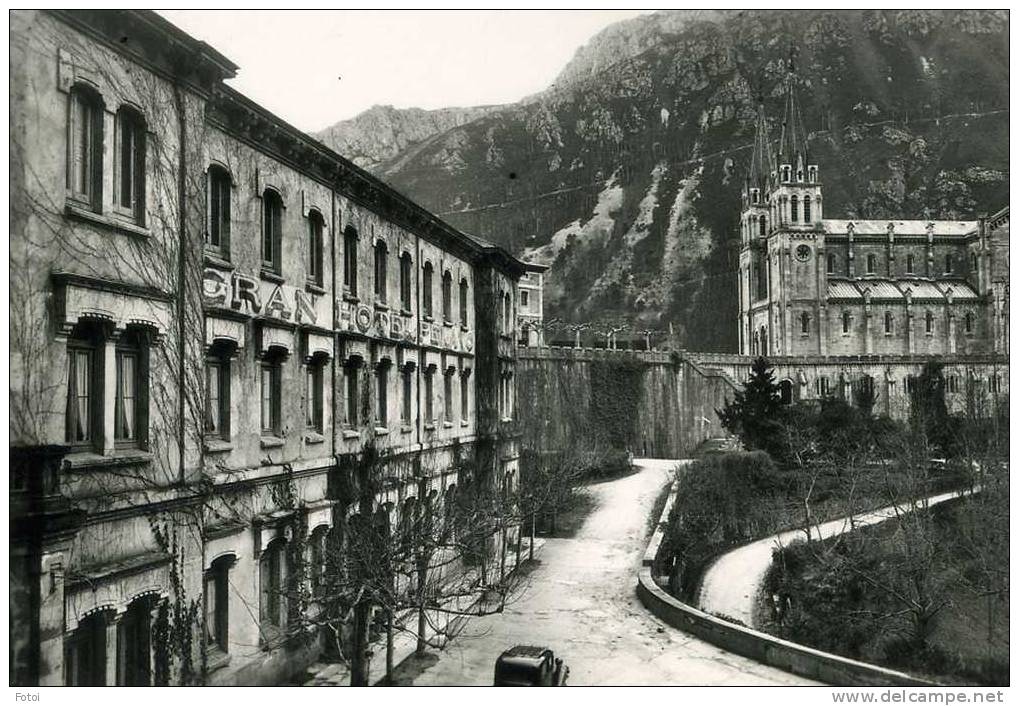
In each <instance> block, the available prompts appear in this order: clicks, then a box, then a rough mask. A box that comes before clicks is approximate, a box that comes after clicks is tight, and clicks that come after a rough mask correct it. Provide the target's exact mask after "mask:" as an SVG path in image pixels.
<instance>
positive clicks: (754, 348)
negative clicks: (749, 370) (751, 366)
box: [750, 331, 761, 355]
mask: <svg viewBox="0 0 1019 706" xmlns="http://www.w3.org/2000/svg"><path fill="white" fill-rule="evenodd" d="M760 347H761V339H760V337H759V334H758V333H757V331H754V341H753V344H752V346H751V348H750V352H751V353H753V354H754V355H757V349H758V348H760Z"/></svg>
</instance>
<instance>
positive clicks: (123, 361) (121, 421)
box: [114, 350, 141, 443]
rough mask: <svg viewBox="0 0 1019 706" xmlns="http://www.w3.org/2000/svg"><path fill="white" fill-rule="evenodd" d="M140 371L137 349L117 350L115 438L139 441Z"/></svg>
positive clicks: (124, 440) (121, 440)
mask: <svg viewBox="0 0 1019 706" xmlns="http://www.w3.org/2000/svg"><path fill="white" fill-rule="evenodd" d="M140 387H141V385H140V371H139V356H138V353H137V352H136V351H128V350H118V351H117V390H116V401H115V405H114V407H115V424H114V439H115V440H116V441H118V442H126V443H137V442H138V439H139V427H140V426H141V424H140V421H141V413H140V404H139V399H138V395H139V388H140Z"/></svg>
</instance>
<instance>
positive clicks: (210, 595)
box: [202, 553, 237, 661]
mask: <svg viewBox="0 0 1019 706" xmlns="http://www.w3.org/2000/svg"><path fill="white" fill-rule="evenodd" d="M236 563H237V555H236V554H232V553H231V554H223V555H221V556H218V557H216V558H215V559H213V560H212V561H211V562H210V563H209V567H208V568H207V569H205V571H204V572H203V576H202V579H203V588H204V590H203V594H204V595H203V607H204V611H205V625H204V629H205V652H206V655H209V656H213V657H219V656H220V655H228V654H229V653H230V570H231V569H232V568H233V567H234V565H235V564H236ZM210 582H211V589H212V590H211V591H210ZM210 599H211V605H210ZM210 617H211V618H212V620H211V623H212V624H211V625H210ZM210 661H215V660H214V659H213V660H210Z"/></svg>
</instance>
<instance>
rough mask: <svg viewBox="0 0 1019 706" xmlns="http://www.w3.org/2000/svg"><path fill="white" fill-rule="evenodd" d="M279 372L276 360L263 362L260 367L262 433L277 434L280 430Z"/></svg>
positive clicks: (279, 367) (279, 368)
mask: <svg viewBox="0 0 1019 706" xmlns="http://www.w3.org/2000/svg"><path fill="white" fill-rule="evenodd" d="M280 372H281V366H280V364H279V363H278V362H269V361H266V362H263V363H262V367H261V399H262V404H261V420H262V433H263V434H271V435H278V434H279V430H280Z"/></svg>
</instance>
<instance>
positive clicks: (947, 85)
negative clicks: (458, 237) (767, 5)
mask: <svg viewBox="0 0 1019 706" xmlns="http://www.w3.org/2000/svg"><path fill="white" fill-rule="evenodd" d="M635 20H640V21H638V22H635ZM623 24H624V25H627V26H628V27H629V28H630V30H629V31H631V32H632V33H633V34H634V36H623V37H622V38H621V39H620V38H618V35H619V34H620V33H622V34H623V35H625V34H626V31H627V27H623V28H622V29H620V28H617V29H615V30H612V28H611V27H610V28H607V29H606V30H604V31H603V32H601V33H599V35H596V37H594V38H592V40H591V41H590V42H588V43H587V44H585V45H584V47H581V48H580V49H578V52H577V54H576V55H575V56H574V59H572V60H571V62H569V63H568V64H567V66H566V67H564V70H563V72H561V73H560V77H558V78H557V79H556V81H554V82H553V84H552V85H551V86H550V87H549V89H547V90H546V91H543V92H541V93H539V94H536V95H535V96H532V97H529V98H528V99H525V100H524V101H521V102H518V103H514V104H509V105H504V106H495V107H492V106H488V107H485V109H484V110H483V111H480V112H478V113H476V114H469V115H468V114H463V113H461V114H460V115H459V116H458V117H457V118H456V119H455V120H451V121H450V122H449V124H448V125H446V124H440V123H441V121H433V122H431V123H430V124H429V125H430V126H431V127H432V128H434V129H433V130H432V131H431V132H429V131H428V130H427V129H423V130H419V131H418V132H417V133H415V136H416V137H418V138H419V139H416V140H410V139H405V140H404V142H403V147H400V148H397V149H390V152H389V156H387V157H385V158H384V159H381V160H378V161H377V162H375V164H374V166H372V167H369V168H371V169H372V170H373V171H375V172H376V173H377V174H379V175H380V176H382V177H383V178H385V179H386V180H387V181H389V182H390V183H392V184H393V185H394V186H395V187H397V188H399V189H400V190H401V191H403V192H404V193H407V194H408V195H409V196H411V197H412V198H414V199H415V200H417V201H419V202H420V203H421V204H422V205H424V206H425V207H427V208H430V209H431V210H433V211H435V212H436V213H437V214H438V215H440V216H441V217H443V218H444V219H446V220H447V221H449V222H450V223H451V224H452V225H454V226H457V227H460V228H462V229H464V230H466V231H468V232H474V233H479V234H482V235H484V236H485V237H486V238H489V239H490V240H493V241H495V242H498V243H500V244H502V245H504V246H506V247H508V248H510V249H511V250H513V251H514V252H515V253H516V254H518V255H520V256H522V257H530V258H534V259H543V260H545V261H547V262H548V263H549V264H551V265H552V269H551V270H550V272H549V276H548V278H547V286H548V293H547V296H546V315H547V316H549V317H558V318H560V319H565V320H570V321H598V320H603V319H604V320H617V321H624V322H627V323H630V324H632V325H634V326H642V327H643V326H647V327H653V328H654V327H656V328H659V329H666V328H668V327H669V326H670V324H671V325H672V326H674V327H675V329H676V330H677V332H678V333H679V335H680V340H681V342H682V343H683V344H684V345H688V346H690V347H696V348H701V349H706V350H734V348H735V333H736V326H735V323H734V322H735V311H736V306H735V301H736V291H735V289H736V276H735V266H736V255H737V251H738V241H736V242H735V244H734V239H733V236H734V232H735V224H736V221H737V219H738V214H739V198H738V191H739V186H740V183H741V180H742V178H743V173H744V171H745V169H746V167H747V162H748V158H749V149H748V148H749V146H750V144H751V142H752V139H753V125H754V115H755V112H756V103H757V100H758V97H759V96H760V97H763V99H764V101H765V106H766V109H767V112H768V115H769V120H770V123H771V129H772V135H773V136H774V135H776V134H777V129H778V127H779V125H778V118H777V115H778V113H779V106H780V104H781V99H782V92H783V90H784V88H783V86H784V81H785V74H786V70H787V64H788V61H789V58H790V47H793V48H794V52H793V56H795V63H796V67H797V73H796V74H795V76H794V84H795V87H796V90H797V91H798V92H799V95H800V98H801V103H802V105H803V113H804V115H803V117H804V121H805V124H806V127H807V132H808V133H809V139H810V142H811V149H812V151H813V152H814V154H815V155H816V156H817V160H816V161H818V163H819V164H820V169H821V174H822V177H821V178H822V181H823V182H824V184H825V212H826V215H827V216H829V217H852V218H864V217H899V218H906V217H925V216H930V217H936V216H941V217H951V218H955V217H963V216H972V215H973V214H975V213H976V212H978V211H981V210H986V211H994V210H997V207H999V206H1000V204H1001V202H1002V201H1006V202H1007V197H1008V181H1009V179H1008V154H1007V149H1006V146H1007V140H1008V40H1007V37H1008V17H1007V14H1004V15H1003V14H1002V13H1000V12H997V11H972V12H947V11H903V12H899V11H801V12H777V11H740V12H726V13H719V14H717V15H712V16H710V17H706V18H705V17H696V16H691V15H689V14H687V15H682V14H676V15H670V13H655V14H654V15H645V16H641V17H639V18H634V20H627V21H626V22H625V23H623ZM663 27H664V28H676V29H675V31H672V30H671V29H668V30H666V29H663ZM610 30H612V31H610ZM599 37H601V39H599ZM606 37H607V39H606ZM620 47H623V49H620ZM627 51H630V52H631V53H630V54H629V55H627ZM608 58H612V59H614V60H613V61H608ZM444 127H445V128H446V129H442V128H444ZM340 151H341V152H342V149H341V150H340ZM730 319H731V320H732V321H733V324H732V326H724V325H722V326H720V325H719V321H723V320H730Z"/></svg>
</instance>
